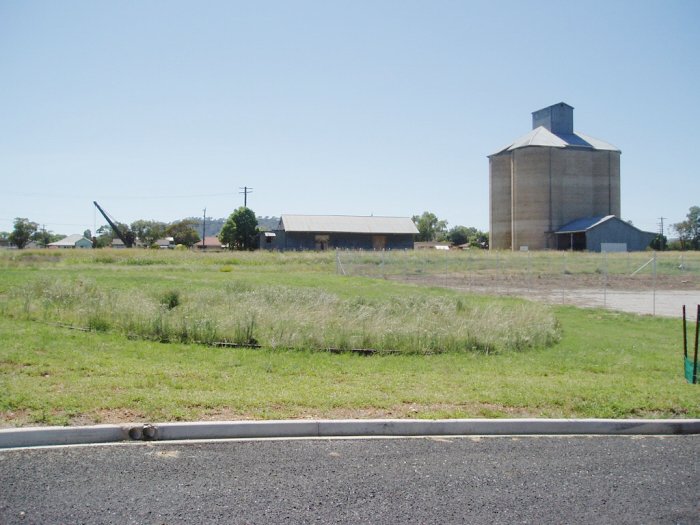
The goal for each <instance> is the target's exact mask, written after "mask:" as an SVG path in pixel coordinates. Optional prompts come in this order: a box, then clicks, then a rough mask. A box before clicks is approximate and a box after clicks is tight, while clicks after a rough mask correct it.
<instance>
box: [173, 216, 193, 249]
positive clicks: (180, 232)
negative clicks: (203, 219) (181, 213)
mask: <svg viewBox="0 0 700 525" xmlns="http://www.w3.org/2000/svg"><path fill="white" fill-rule="evenodd" d="M196 224H197V222H196V221H194V220H191V219H183V220H181V221H175V222H173V223H171V224H170V225H169V226H168V229H167V230H166V231H165V233H166V234H167V235H170V236H171V237H172V238H173V240H174V241H175V244H182V245H183V246H187V247H188V248H189V247H191V246H193V245H195V244H197V243H198V242H199V240H200V237H199V234H198V233H197V230H195V226H196Z"/></svg>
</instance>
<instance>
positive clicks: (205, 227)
mask: <svg viewBox="0 0 700 525" xmlns="http://www.w3.org/2000/svg"><path fill="white" fill-rule="evenodd" d="M206 229H207V209H206V208H204V215H202V250H204V232H205V231H206Z"/></svg>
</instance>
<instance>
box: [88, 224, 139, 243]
mask: <svg viewBox="0 0 700 525" xmlns="http://www.w3.org/2000/svg"><path fill="white" fill-rule="evenodd" d="M115 225H116V226H117V228H119V231H120V232H121V234H122V235H123V236H124V238H125V240H126V241H128V242H127V243H126V245H127V246H133V244H134V241H135V240H136V234H135V233H134V232H133V231H132V230H131V228H129V225H128V224H123V223H121V222H117V223H115ZM95 233H96V234H97V244H96V246H95V248H107V247H109V246H111V244H112V240H113V239H119V235H117V232H115V231H114V230H113V229H112V227H111V226H108V225H106V224H104V225H102V226H100V227H99V228H97V230H96V231H95Z"/></svg>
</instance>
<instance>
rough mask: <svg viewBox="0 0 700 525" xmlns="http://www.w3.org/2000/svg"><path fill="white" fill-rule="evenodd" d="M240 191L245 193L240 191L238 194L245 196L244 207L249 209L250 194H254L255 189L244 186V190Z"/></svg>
mask: <svg viewBox="0 0 700 525" xmlns="http://www.w3.org/2000/svg"><path fill="white" fill-rule="evenodd" d="M238 189H239V190H243V191H239V192H238V193H242V194H243V206H245V207H246V208H247V207H248V194H249V193H253V188H249V187H248V186H243V187H242V188H240V187H239V188H238Z"/></svg>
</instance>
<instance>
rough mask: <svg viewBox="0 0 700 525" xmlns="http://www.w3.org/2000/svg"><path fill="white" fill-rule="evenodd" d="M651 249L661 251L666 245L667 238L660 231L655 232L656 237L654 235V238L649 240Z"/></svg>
mask: <svg viewBox="0 0 700 525" xmlns="http://www.w3.org/2000/svg"><path fill="white" fill-rule="evenodd" d="M649 246H650V247H651V249H652V250H656V251H657V252H662V251H664V250H665V249H666V248H667V247H668V239H667V238H666V236H665V235H661V234H660V233H657V234H656V237H654V240H653V241H651V244H650V245H649Z"/></svg>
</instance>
